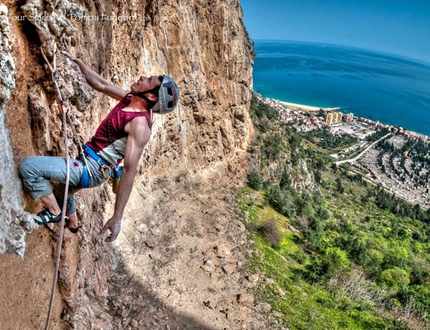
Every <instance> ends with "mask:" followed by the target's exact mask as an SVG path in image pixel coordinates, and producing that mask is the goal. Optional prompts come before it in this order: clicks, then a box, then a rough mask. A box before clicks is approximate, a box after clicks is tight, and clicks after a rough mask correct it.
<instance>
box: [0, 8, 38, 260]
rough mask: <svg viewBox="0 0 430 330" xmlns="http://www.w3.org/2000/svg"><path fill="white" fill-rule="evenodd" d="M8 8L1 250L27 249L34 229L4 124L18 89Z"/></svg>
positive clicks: (0, 82) (3, 34) (0, 132)
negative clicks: (10, 40) (28, 240)
mask: <svg viewBox="0 0 430 330" xmlns="http://www.w3.org/2000/svg"><path fill="white" fill-rule="evenodd" d="M10 29H11V27H10V23H9V18H8V9H7V7H6V6H5V5H4V4H0V158H1V159H2V166H0V253H13V252H16V253H17V254H19V255H20V256H23V255H24V252H25V240H24V238H25V233H26V231H31V229H33V228H35V226H34V224H33V221H32V219H31V217H30V216H29V215H28V214H27V213H26V212H24V210H23V201H22V198H21V188H20V183H19V179H18V176H17V173H16V164H15V162H14V158H13V154H12V146H11V144H10V139H9V131H8V129H7V128H6V125H5V117H6V111H7V104H8V102H9V99H10V94H11V92H12V90H13V89H14V88H15V64H14V60H13V58H12V56H11V53H10V51H11V45H10V44H9V34H10Z"/></svg>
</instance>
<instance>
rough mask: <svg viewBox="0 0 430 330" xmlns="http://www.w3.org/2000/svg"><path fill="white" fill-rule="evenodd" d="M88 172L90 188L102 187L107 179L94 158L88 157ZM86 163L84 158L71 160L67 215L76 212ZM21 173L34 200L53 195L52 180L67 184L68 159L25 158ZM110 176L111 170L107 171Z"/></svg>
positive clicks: (20, 169)
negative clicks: (76, 194)
mask: <svg viewBox="0 0 430 330" xmlns="http://www.w3.org/2000/svg"><path fill="white" fill-rule="evenodd" d="M86 160H87V164H88V170H90V171H91V174H92V177H91V178H90V185H89V187H88V188H92V187H96V186H99V185H101V184H102V183H103V182H105V181H106V179H105V178H104V176H103V173H102V171H101V168H100V165H99V164H98V163H97V162H96V161H95V160H94V159H92V158H90V157H86ZM84 166H85V163H84V161H83V159H82V158H78V159H69V168H70V180H69V183H70V186H69V191H68V199H67V215H70V214H73V213H75V212H76V205H75V199H74V194H75V193H76V192H77V191H78V190H79V189H78V188H76V187H77V186H78V184H79V182H80V180H81V177H82V173H83V171H84ZM19 173H20V175H21V178H22V183H23V185H24V187H25V188H26V190H27V191H28V192H29V194H30V196H31V198H33V199H34V200H36V199H39V198H41V197H45V196H48V195H50V194H52V186H51V183H50V180H56V181H59V182H61V183H65V182H66V158H64V157H50V156H30V157H26V158H24V159H23V160H22V161H21V163H20V164H19ZM105 173H106V175H110V173H109V170H107V171H105Z"/></svg>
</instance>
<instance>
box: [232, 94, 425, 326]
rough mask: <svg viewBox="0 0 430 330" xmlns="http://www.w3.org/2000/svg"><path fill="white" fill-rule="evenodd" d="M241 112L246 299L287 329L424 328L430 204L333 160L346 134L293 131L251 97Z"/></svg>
mask: <svg viewBox="0 0 430 330" xmlns="http://www.w3.org/2000/svg"><path fill="white" fill-rule="evenodd" d="M251 116H252V118H253V121H254V123H255V127H256V134H255V135H254V137H255V138H254V139H253V142H252V144H251V146H250V154H249V161H250V162H251V164H252V166H251V167H252V168H253V170H252V171H251V172H250V173H249V175H248V186H249V187H248V188H243V189H241V190H240V194H239V205H240V207H241V209H242V216H243V218H244V222H245V225H246V227H247V229H248V230H249V231H250V238H251V240H252V242H253V258H252V261H251V269H253V270H254V272H255V273H256V274H258V275H259V276H257V279H260V280H256V281H255V283H254V285H253V287H252V292H253V293H254V294H255V297H256V301H265V302H267V303H269V304H270V306H271V309H272V312H273V315H275V316H276V318H277V320H278V321H279V322H280V324H283V325H284V326H286V327H287V328H289V329H308V328H312V329H315V330H317V329H321V330H322V329H357V330H358V329H363V330H365V329H393V330H394V329H396V330H398V329H417V330H418V329H429V328H430V324H429V319H428V311H429V310H430V305H429V302H430V292H429V290H428V284H429V281H430V277H429V273H430V254H429V250H428V248H429V243H430V241H429V237H430V236H429V227H428V224H429V222H430V212H429V211H428V210H424V209H421V208H420V207H419V205H418V204H417V205H412V204H410V203H408V202H406V201H405V200H403V199H401V198H400V197H395V196H394V195H392V194H391V193H389V192H388V191H386V190H385V189H384V188H383V187H382V186H377V185H374V184H371V183H369V182H368V180H365V177H364V175H363V174H362V173H359V172H357V171H354V170H353V169H352V167H351V165H349V164H343V165H341V166H336V165H335V162H334V160H333V158H332V157H331V156H330V154H332V153H333V152H336V149H337V148H340V147H345V144H348V143H351V141H349V142H348V139H345V138H344V137H333V136H331V135H329V134H327V133H326V132H324V130H321V131H317V132H312V134H310V133H297V132H295V131H294V130H293V129H292V127H291V126H292V124H293V123H291V124H285V123H282V122H281V121H279V120H278V119H277V117H278V111H277V110H276V109H274V108H271V107H270V106H268V105H267V104H264V103H260V102H258V100H255V101H254V102H253V104H252V106H251ZM381 134H382V133H381ZM315 136H321V138H320V139H314V138H313V137H315ZM322 142H324V143H322ZM329 142H330V143H329ZM352 143H354V142H352ZM384 152H388V151H384ZM304 164H306V165H304ZM298 182H300V183H301V184H298ZM306 182H308V183H313V184H305V183H306Z"/></svg>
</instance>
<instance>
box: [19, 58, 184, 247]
mask: <svg viewBox="0 0 430 330" xmlns="http://www.w3.org/2000/svg"><path fill="white" fill-rule="evenodd" d="M62 53H63V55H65V56H66V57H68V58H69V59H70V60H71V61H73V62H75V63H76V64H77V65H78V66H79V68H80V70H81V72H82V73H83V74H84V76H85V78H86V80H87V82H88V84H89V85H90V86H91V87H92V88H94V89H95V90H96V91H98V92H101V93H104V94H106V95H108V96H110V97H112V98H114V99H116V100H118V101H120V102H119V103H118V104H117V105H116V106H115V107H114V108H113V109H112V110H111V111H110V113H109V114H108V115H107V117H106V118H105V119H104V120H103V121H102V122H101V124H100V126H99V127H98V129H97V131H96V133H95V134H94V136H93V137H92V138H91V139H90V140H89V141H88V142H86V144H85V145H84V155H80V156H79V157H78V158H77V159H76V160H71V162H70V165H69V168H70V185H71V189H70V190H69V197H68V200H67V215H68V220H67V226H68V228H69V229H70V231H72V232H73V233H76V232H77V231H78V220H77V215H76V206H75V202H74V197H73V194H74V192H76V191H77V190H78V189H81V188H89V187H95V186H98V185H100V184H102V183H103V182H105V181H106V179H107V178H108V177H110V176H111V174H112V168H113V166H114V165H117V164H119V163H120V162H121V161H122V160H123V161H124V169H123V174H122V177H121V181H120V184H119V187H118V192H117V197H116V201H115V210H114V214H113V215H112V217H111V218H110V219H109V220H108V221H107V222H106V224H105V225H104V227H103V229H102V230H101V232H100V235H101V236H103V235H104V234H105V233H106V231H107V230H109V231H110V235H109V237H108V238H107V239H106V241H107V242H111V241H113V240H115V239H116V238H117V236H118V234H119V232H120V230H121V218H122V216H123V213H124V209H125V206H126V204H127V201H128V199H129V197H130V193H131V190H132V187H133V181H134V177H135V175H136V173H137V165H138V162H139V159H140V156H141V155H142V152H143V149H144V147H145V145H146V144H147V143H148V141H149V138H150V134H151V126H152V122H151V112H154V113H159V114H165V113H169V112H171V111H173V110H174V108H175V107H176V105H177V103H178V100H179V89H178V87H177V85H176V83H175V82H174V81H173V80H172V79H171V78H170V77H168V76H151V77H149V78H146V77H143V76H142V77H140V79H139V80H137V81H136V82H135V83H133V84H132V85H131V87H130V92H128V91H126V90H124V89H122V88H120V87H118V86H115V85H113V84H111V83H109V82H108V81H106V80H105V79H104V78H102V77H101V76H100V75H99V74H97V73H96V72H94V71H93V70H92V69H90V68H89V67H88V66H87V65H86V64H85V63H84V62H82V61H81V60H80V59H78V58H77V57H75V56H73V55H71V54H69V53H68V52H65V51H63V52H62ZM19 170H20V175H21V177H22V180H23V185H24V187H25V188H26V189H27V190H28V191H29V193H30V195H31V197H32V198H33V199H35V200H36V199H40V200H41V201H42V203H43V204H44V205H45V207H46V209H45V210H44V211H42V212H39V213H38V214H37V216H35V221H36V222H37V223H38V224H47V223H50V222H60V220H61V209H60V206H59V205H58V203H57V200H56V198H55V196H54V194H53V191H52V187H51V184H50V182H49V180H51V179H53V180H57V181H62V182H64V181H65V180H66V161H65V158H63V157H47V156H46V157H45V156H31V157H26V158H24V159H23V161H22V162H21V164H20V166H19Z"/></svg>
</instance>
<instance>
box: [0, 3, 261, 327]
mask: <svg viewBox="0 0 430 330" xmlns="http://www.w3.org/2000/svg"><path fill="white" fill-rule="evenodd" d="M2 2H3V4H2V5H0V32H1V34H0V38H1V39H0V41H1V43H0V71H1V72H2V74H1V78H0V88H1V90H0V130H1V137H0V146H1V148H0V153H1V158H2V162H3V164H5V163H6V166H2V167H1V168H0V194H1V201H0V226H1V228H2V233H1V236H2V237H1V241H0V252H2V253H5V252H8V253H11V252H16V253H19V254H20V255H21V256H24V261H20V260H18V259H14V258H12V257H7V258H6V257H5V258H3V259H0V264H2V265H1V266H2V267H11V269H17V270H21V273H22V272H33V271H34V272H35V273H38V272H42V270H41V269H38V267H43V266H42V265H44V263H45V264H46V265H48V264H49V266H47V267H46V268H45V269H46V270H48V271H49V270H52V265H51V262H52V256H51V255H50V254H49V253H46V249H48V251H49V250H50V246H51V245H53V239H52V237H51V236H50V235H46V234H35V233H33V234H31V235H30V236H29V238H27V243H28V245H29V249H28V251H25V233H30V232H31V231H32V230H33V229H35V226H34V225H33V224H32V220H31V217H29V214H28V213H29V212H35V211H39V210H40V208H41V205H40V204H38V203H35V202H33V201H31V200H30V199H29V198H28V197H26V195H25V194H24V193H23V192H22V190H21V186H20V181H19V178H18V176H17V164H18V163H19V161H20V160H21V159H22V158H23V157H25V156H27V155H34V154H36V155H58V156H60V155H63V151H64V150H63V149H64V148H63V146H62V133H61V129H62V128H61V121H60V119H59V114H60V110H59V107H58V100H57V98H56V93H55V89H54V86H53V84H52V82H51V77H50V73H49V70H48V69H47V66H46V65H45V62H44V60H43V57H42V55H41V51H40V48H41V47H42V49H43V50H44V52H45V53H46V55H47V56H48V58H49V59H50V60H52V59H53V55H54V54H53V50H54V43H56V44H57V45H58V48H60V49H67V50H68V51H69V52H70V53H72V54H74V55H76V56H78V57H80V58H81V59H82V60H83V61H84V62H86V63H87V64H88V65H89V66H90V67H92V68H93V69H94V70H95V71H97V72H98V73H100V74H101V75H102V76H103V77H105V78H106V79H107V80H109V81H112V83H114V84H117V85H120V86H121V87H123V88H125V89H128V86H130V85H131V84H132V83H133V82H134V81H135V80H136V79H137V78H139V77H140V75H155V74H162V73H165V74H168V75H170V76H172V77H173V78H174V79H175V81H176V82H177V83H178V85H179V88H180V92H181V97H180V105H179V107H178V108H177V110H176V111H174V112H173V113H172V114H169V115H166V116H157V115H155V117H154V119H155V122H154V126H153V131H152V138H151V141H150V143H149V144H148V146H147V147H146V150H145V152H144V155H143V157H142V159H141V164H140V166H139V176H138V177H137V178H136V180H135V188H134V192H133V194H132V196H131V199H130V201H129V204H128V211H127V214H126V215H125V218H127V217H129V219H134V221H128V222H127V224H125V225H124V227H123V233H124V235H123V234H122V235H123V236H120V238H119V239H118V241H117V242H118V243H116V245H115V244H114V245H113V246H107V247H106V246H105V245H103V244H100V242H98V241H97V238H96V236H97V235H96V233H97V231H98V230H99V229H100V228H101V225H102V222H103V219H106V218H108V217H109V215H110V213H111V212H112V207H113V206H112V205H113V204H112V203H113V201H114V198H113V195H112V194H111V192H110V188H108V187H100V188H96V189H93V190H88V191H82V192H80V193H79V198H78V203H77V206H78V214H79V217H80V219H81V221H82V222H83V229H82V230H81V234H80V235H79V237H78V238H77V237H69V236H67V235H66V238H65V243H64V248H63V249H64V251H63V258H67V260H69V262H67V263H66V262H65V263H62V269H61V272H60V283H61V284H62V285H61V286H60V295H59V297H58V298H57V303H58V305H57V307H56V308H57V310H56V313H57V314H56V315H57V316H56V317H57V319H56V320H57V323H55V324H56V326H57V327H58V328H62V325H61V324H62V323H61V322H59V320H58V317H59V315H60V314H61V312H62V310H63V308H66V309H70V310H71V311H72V313H73V314H74V313H76V315H79V317H77V316H74V317H64V318H63V319H66V320H68V322H69V323H68V324H69V325H71V326H73V327H75V328H78V329H84V328H85V329H90V328H100V329H111V328H115V327H113V325H112V317H111V316H109V313H108V311H107V310H108V309H109V308H108V302H107V301H105V302H101V300H100V296H102V297H106V294H107V291H106V290H107V288H106V286H107V283H108V278H109V276H110V274H111V271H112V270H113V269H116V268H117V267H119V266H118V265H123V262H124V261H123V256H124V254H127V253H129V254H130V253H131V252H130V251H131V250H133V249H135V248H136V246H137V245H136V244H145V242H139V241H131V240H130V236H127V232H129V233H130V232H133V231H135V229H136V226H137V225H139V224H140V225H145V226H148V227H150V228H151V227H153V228H152V229H153V230H155V229H157V228H161V229H162V228H163V225H162V223H163V221H166V219H162V218H160V217H162V216H163V215H164V212H165V210H166V209H163V205H165V204H166V203H168V201H169V200H170V199H171V198H172V195H171V194H172V193H173V192H175V191H179V189H181V190H180V191H181V192H182V193H183V191H184V190H186V189H189V190H190V191H188V192H187V193H183V194H184V195H191V194H194V195H195V194H196V191H194V192H191V190H193V189H196V187H197V186H198V185H199V184H198V183H196V182H197V181H198V180H201V182H202V184H203V185H204V186H205V189H208V188H209V189H210V186H207V185H211V184H214V186H216V184H218V185H219V184H220V183H221V182H223V183H222V184H224V183H225V184H226V185H228V184H229V183H231V182H233V181H234V180H235V178H240V174H241V173H243V171H244V161H245V159H244V155H245V150H246V148H247V144H248V141H249V135H250V125H251V124H250V119H249V114H248V108H249V103H250V99H251V91H250V89H251V84H252V62H253V50H252V45H251V42H250V40H249V39H248V35H247V33H246V31H245V29H244V26H243V21H242V15H243V14H242V10H241V7H240V2H239V0H225V1H212V0H206V1H203V0H166V1H149V0H148V1H145V0H143V1H126V0H114V1H102V0H95V1H88V0H73V1H72V0H69V1H68V0H27V1H24V0H20V1H12V0H6V1H2ZM56 59H57V69H58V72H57V74H56V76H57V79H58V82H59V86H60V89H61V92H62V94H63V97H64V98H65V99H66V100H68V103H69V108H70V112H71V115H72V119H73V122H74V125H75V128H76V129H77V131H78V132H79V133H80V134H81V135H82V136H83V137H84V138H85V139H88V138H90V137H91V135H92V134H93V133H94V131H95V129H96V127H97V126H98V124H99V123H100V121H101V120H102V119H103V118H104V117H105V116H106V114H107V113H108V111H109V110H110V109H111V107H112V106H113V105H114V104H115V102H114V101H113V100H112V99H109V98H108V97H106V96H103V95H99V94H96V93H94V92H93V91H92V90H90V88H89V87H88V86H87V84H86V82H85V79H84V78H83V76H82V74H81V73H80V71H79V69H78V68H77V66H76V65H75V64H73V63H71V62H70V61H69V60H68V59H66V58H65V57H63V56H61V55H60V54H59V53H57V56H56ZM4 118H6V124H7V125H6V126H5V125H4V122H5V120H4ZM69 138H70V136H69ZM69 149H70V151H71V152H72V153H73V152H75V151H76V150H75V149H74V147H73V145H72V144H70V146H69ZM214 173H216V175H217V176H216V177H213V175H214ZM232 173H234V174H235V175H236V174H237V176H235V175H232ZM224 177H225V178H227V177H228V178H229V179H228V180H225V181H221V179H222V178H224ZM172 180H173V181H172ZM166 182H174V184H173V185H172V184H168V185H167V183H166ZM222 184H221V185H222ZM161 186H162V187H163V188H162V189H163V190H160V189H161V188H160V187H161ZM163 196H164V197H163ZM173 198H174V196H173ZM196 198H197V199H198V197H196ZM23 199H24V200H23ZM184 199H185V197H184ZM188 202H191V201H190V200H188ZM178 207H180V205H179V206H178ZM184 207H186V206H184ZM24 210H25V211H24ZM170 211H172V210H170ZM199 212H200V211H199ZM166 216H167V215H166ZM144 217H146V218H145V219H148V218H151V221H149V220H148V221H146V220H145V221H146V222H145V223H144V220H142V218H144ZM136 219H138V220H136ZM136 221H138V222H136ZM139 221H140V222H139ZM124 222H125V221H124ZM169 225H172V224H169ZM140 228H142V227H140ZM154 228H155V229H154ZM54 230H55V229H54ZM157 230H158V229H157ZM37 232H38V233H40V232H41V229H38V230H37ZM37 235H39V236H37ZM53 237H55V236H53ZM38 242H41V243H38ZM146 245H147V246H149V245H148V244H146ZM112 247H113V250H114V251H113V250H112ZM43 249H45V250H43ZM112 251H113V252H112ZM34 256H37V258H42V259H40V263H39V264H35V263H34V261H31V260H30V261H29V258H33V257H34ZM43 258H45V259H43ZM31 267H34V268H31ZM8 276H13V272H11V273H10V274H2V275H0V277H1V278H0V283H3V284H4V283H8V281H12V279H11V278H10V277H8ZM43 278H44V279H45V276H43ZM14 280H16V277H15V278H14ZM35 281H38V280H36V279H35ZM48 282H49V281H47V280H46V279H45V280H44V281H42V282H41V283H39V282H38V290H41V289H42V288H43V290H44V294H45V295H46V294H47V292H48V291H49V290H48V289H47V288H48V287H49V285H50V284H49V283H48ZM15 284H16V285H20V282H19V281H18V282H17V283H15ZM21 284H22V285H23V286H25V285H26V284H25V282H22V283H21ZM39 284H40V286H39ZM45 289H46V290H45ZM10 290H12V291H10V293H11V294H13V292H14V291H13V287H11V288H10ZM4 292H5V294H7V292H9V291H4ZM40 294H41V293H40V292H39V291H37V290H35V289H34V288H29V291H28V295H30V296H31V297H33V298H34V301H36V300H37V299H39V298H37V297H40ZM17 303H18V302H17ZM39 303H41V304H43V302H42V301H39ZM8 308H10V309H13V306H12V305H10V306H6V309H3V310H4V314H3V315H0V317H1V318H2V320H3V321H4V322H1V323H2V324H13V319H10V320H9V319H7V317H6V316H5V315H13V313H11V311H10V310H9V311H8ZM42 310H43V309H42ZM37 313H41V312H40V311H38V312H37ZM94 315H99V316H100V317H99V323H97V322H96V323H94V324H93V327H90V326H89V324H90V323H89V322H90V321H89V320H90V319H91V317H93V316H94ZM63 316H64V315H63ZM100 320H102V321H100ZM103 320H104V321H103ZM27 321H28V323H24V324H26V325H27V326H28V327H36V328H37V327H38V326H40V322H41V320H40V318H39V320H38V321H35V320H34V319H33V320H32V321H31V320H27ZM27 321H26V322H27ZM7 322H10V323H7ZM37 322H39V323H37ZM63 325H64V324H63ZM10 328H11V329H12V328H13V327H12V326H11V327H10ZM23 328H25V326H24V327H23Z"/></svg>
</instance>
